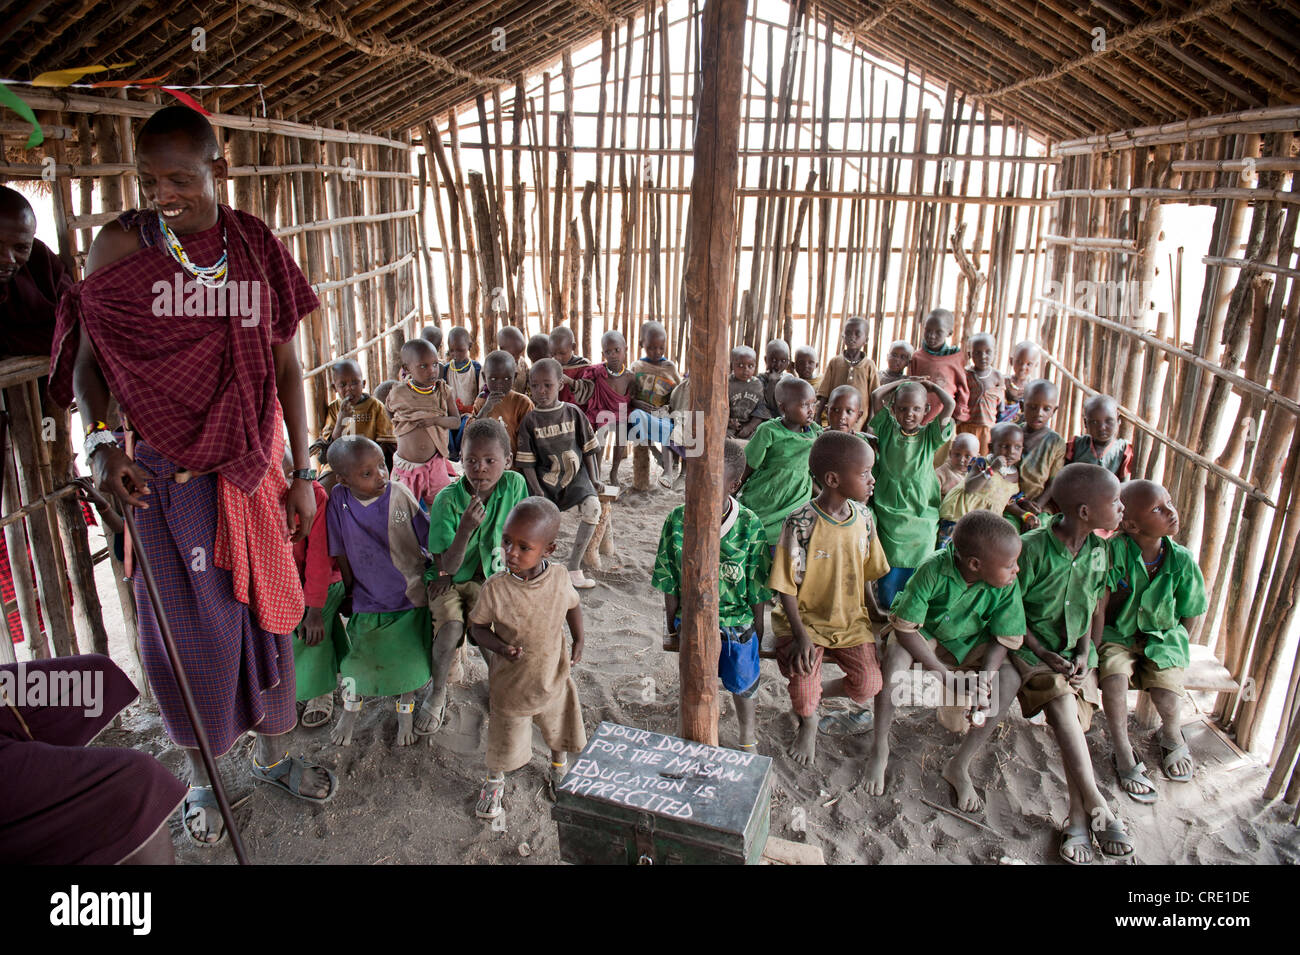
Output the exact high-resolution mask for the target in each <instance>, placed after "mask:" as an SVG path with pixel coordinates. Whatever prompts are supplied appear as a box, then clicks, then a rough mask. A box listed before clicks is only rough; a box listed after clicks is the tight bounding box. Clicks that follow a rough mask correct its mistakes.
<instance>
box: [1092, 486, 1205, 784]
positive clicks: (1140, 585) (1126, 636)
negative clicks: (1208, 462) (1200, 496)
mask: <svg viewBox="0 0 1300 955" xmlns="http://www.w3.org/2000/svg"><path fill="white" fill-rule="evenodd" d="M1119 496H1120V500H1121V501H1123V503H1124V519H1123V520H1122V521H1121V522H1120V525H1119V526H1120V531H1121V533H1120V534H1119V535H1118V536H1116V537H1112V538H1111V539H1110V576H1109V579H1108V580H1107V582H1106V583H1107V594H1106V597H1105V598H1104V602H1105V605H1106V618H1107V620H1108V622H1107V624H1106V626H1105V628H1104V629H1103V630H1102V636H1101V640H1102V642H1101V647H1100V648H1099V650H1098V654H1097V655H1098V657H1099V659H1100V664H1099V668H1100V672H1101V701H1102V705H1103V706H1104V707H1105V709H1106V724H1107V728H1108V729H1109V731H1110V740H1111V746H1112V747H1113V748H1114V750H1115V772H1116V774H1117V775H1118V776H1119V783H1120V786H1121V787H1122V788H1123V789H1124V791H1125V792H1126V793H1128V794H1129V796H1130V797H1132V798H1133V799H1134V800H1135V801H1137V802H1140V803H1152V802H1155V801H1156V789H1155V786H1154V785H1152V783H1151V780H1150V779H1149V778H1148V777H1147V776H1146V775H1145V774H1146V766H1144V765H1143V764H1142V763H1141V762H1139V761H1138V758H1137V755H1136V754H1135V753H1134V752H1133V746H1132V744H1131V743H1130V742H1129V738H1128V691H1129V688H1130V687H1131V688H1133V689H1135V690H1146V691H1147V692H1148V693H1150V694H1151V703H1152V705H1153V706H1155V708H1156V712H1157V713H1159V714H1160V723H1161V726H1160V754H1161V764H1162V767H1163V769H1164V771H1165V776H1166V777H1168V778H1169V779H1171V780H1173V781H1174V782H1179V783H1185V782H1190V781H1191V778H1192V755H1191V751H1190V750H1188V748H1187V740H1186V739H1184V738H1183V731H1182V728H1181V727H1180V726H1179V721H1178V711H1179V707H1180V704H1181V703H1182V697H1183V668H1184V667H1186V666H1187V664H1188V663H1189V662H1190V657H1189V656H1188V637H1187V626H1188V624H1189V623H1191V622H1192V620H1193V619H1195V618H1196V617H1199V616H1200V615H1201V614H1203V613H1205V611H1206V609H1207V608H1208V606H1209V602H1208V601H1207V600H1206V596H1205V578H1204V577H1203V576H1202V575H1201V568H1200V567H1198V566H1197V564H1196V558H1195V557H1193V556H1192V553H1191V551H1189V550H1188V549H1187V548H1186V547H1183V546H1182V545H1181V544H1179V543H1178V542H1176V541H1175V540H1174V538H1173V535H1174V534H1177V533H1178V511H1177V510H1175V509H1174V503H1173V501H1172V500H1170V498H1169V492H1168V491H1166V490H1165V489H1164V488H1163V487H1161V486H1160V485H1159V484H1156V483H1155V482H1154V481H1128V482H1126V483H1125V484H1124V486H1123V489H1122V490H1121V491H1120V495H1119Z"/></svg>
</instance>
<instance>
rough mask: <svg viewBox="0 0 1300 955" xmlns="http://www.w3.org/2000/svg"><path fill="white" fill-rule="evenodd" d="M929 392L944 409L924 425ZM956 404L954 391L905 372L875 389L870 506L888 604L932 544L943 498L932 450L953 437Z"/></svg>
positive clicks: (882, 601) (883, 603)
mask: <svg viewBox="0 0 1300 955" xmlns="http://www.w3.org/2000/svg"><path fill="white" fill-rule="evenodd" d="M890 394H893V396H894V403H893V405H892V406H891V407H888V408H886V407H884V404H885V398H886V397H888V396H889V395H890ZM928 395H933V396H934V398H935V400H937V401H938V402H939V407H940V411H939V414H938V415H937V416H936V417H935V418H934V419H933V420H931V421H930V423H929V424H927V425H924V426H923V425H922V424H921V422H922V421H924V420H925V415H926V402H927V397H928ZM955 407H956V402H955V401H954V400H953V397H952V395H950V394H948V392H946V391H944V390H943V388H941V387H940V386H939V385H938V384H937V383H936V382H933V381H919V380H917V379H915V378H903V379H900V380H898V381H894V382H890V383H889V384H887V385H881V386H880V387H879V388H877V389H876V390H875V391H873V392H872V393H871V410H872V418H871V422H870V424H869V425H868V427H869V428H870V429H871V431H872V433H873V434H875V436H876V442H877V444H878V445H879V449H878V451H877V454H876V465H875V475H876V493H875V497H874V498H873V499H872V504H871V506H872V510H874V511H875V514H876V524H877V525H878V526H879V528H880V542H881V543H882V544H883V545H884V548H885V557H886V558H888V560H889V567H890V570H889V573H887V574H886V575H885V576H884V577H882V578H880V580H879V582H878V583H877V587H878V588H879V592H880V606H881V607H882V608H883V609H884V610H888V609H889V608H890V607H891V606H892V605H893V603H894V597H895V596H897V595H898V593H899V591H901V590H902V589H903V585H904V584H906V583H907V578H909V577H911V576H912V573H913V571H915V570H916V568H917V567H918V566H920V564H921V561H923V560H925V558H926V556H927V555H928V554H929V553H930V551H932V550H934V542H935V537H936V535H937V534H938V532H939V502H940V498H939V478H938V476H937V475H936V474H935V473H934V455H935V452H936V451H938V450H939V449H940V448H941V447H943V445H944V444H946V443H947V442H949V441H951V440H952V435H953V424H952V412H953V408H955Z"/></svg>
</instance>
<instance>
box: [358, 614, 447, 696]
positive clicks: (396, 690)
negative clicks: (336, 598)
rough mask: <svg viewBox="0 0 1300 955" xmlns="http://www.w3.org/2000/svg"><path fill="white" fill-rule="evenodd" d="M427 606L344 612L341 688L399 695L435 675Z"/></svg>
mask: <svg viewBox="0 0 1300 955" xmlns="http://www.w3.org/2000/svg"><path fill="white" fill-rule="evenodd" d="M431 627H432V625H431V623H430V620H429V608H428V607H410V608H408V609H406V610H398V611H395V612H393V613H354V614H353V615H352V616H351V617H349V618H348V655H347V656H345V657H344V658H343V661H342V662H341V663H340V664H339V675H340V676H342V677H343V688H344V690H345V691H349V692H351V693H352V694H355V695H356V696H400V695H401V694H403V693H412V692H414V691H415V690H418V689H420V687H422V686H424V685H425V684H426V683H428V682H429V680H430V679H431V678H432V677H433V671H432V669H431V668H430V664H431V662H432V659H431V656H430V653H431V650H432V644H433V632H432V628H431Z"/></svg>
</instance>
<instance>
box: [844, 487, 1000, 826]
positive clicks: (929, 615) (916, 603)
mask: <svg viewBox="0 0 1300 955" xmlns="http://www.w3.org/2000/svg"><path fill="white" fill-rule="evenodd" d="M1019 554H1020V537H1019V535H1017V534H1016V529H1015V528H1014V527H1012V526H1011V525H1010V524H1009V523H1008V522H1007V521H1005V520H1003V519H1002V518H1001V517H1000V516H999V515H997V514H994V513H993V512H992V511H979V510H977V511H971V512H970V513H969V514H966V515H965V516H963V517H962V519H961V520H960V521H958V522H957V526H956V528H955V529H954V531H953V537H952V545H951V546H949V547H945V548H943V549H942V550H937V551H935V552H934V553H933V554H931V555H930V556H928V557H926V558H925V560H923V561H921V566H920V567H918V568H917V569H916V573H915V574H913V575H912V576H911V577H910V578H909V579H908V581H907V585H906V586H904V587H903V591H902V593H900V594H899V595H898V599H897V600H895V601H894V609H893V612H892V613H891V614H890V617H889V622H890V625H891V627H892V632H893V638H892V639H891V640H890V641H889V647H888V649H887V650H886V651H885V662H884V677H883V685H882V687H881V690H880V694H879V695H878V696H877V697H876V732H875V739H874V740H873V741H872V747H871V758H870V759H869V760H868V761H867V775H866V783H865V785H866V789H867V792H868V793H869V794H871V795H873V796H880V795H883V794H884V792H885V769H886V766H887V764H888V762H889V727H890V726H891V725H892V723H893V721H894V710H895V704H894V697H893V693H894V691H895V689H896V687H897V683H898V681H899V680H900V679H906V677H907V671H908V670H909V669H911V668H912V666H913V665H914V664H920V665H921V667H923V668H924V669H926V670H929V671H931V672H932V673H936V674H938V676H939V678H940V680H941V681H942V683H943V686H944V688H945V694H944V702H945V704H946V705H957V701H956V699H955V691H956V688H957V685H958V683H957V681H958V680H960V679H961V678H959V677H957V676H956V674H955V673H954V671H961V672H964V673H967V674H972V673H973V674H976V677H975V680H974V684H975V685H974V687H973V688H974V690H975V702H974V705H972V706H971V717H972V719H971V724H972V725H971V729H970V731H969V732H968V733H966V736H965V738H964V739H963V740H962V742H961V746H960V747H958V749H957V754H956V755H955V756H953V758H952V759H951V760H949V761H948V763H947V764H946V765H945V766H944V768H943V778H944V779H946V780H947V781H948V784H949V785H951V786H952V788H953V793H954V800H953V802H954V805H956V807H957V808H958V809H960V810H961V811H962V812H979V811H980V810H981V809H983V808H984V800H983V799H981V798H980V796H979V794H978V793H977V792H976V791H975V785H974V783H973V782H972V781H971V778H970V761H971V759H972V758H973V757H974V756H975V754H976V753H977V752H978V751H979V749H980V747H982V746H983V745H984V744H985V743H986V742H988V739H989V737H990V736H992V735H993V732H994V730H996V729H997V727H998V724H999V723H1001V722H1002V718H1003V717H1004V716H1006V713H1007V710H1008V709H1009V708H1010V706H1011V701H1012V700H1013V699H1015V695H1016V689H1017V688H1018V687H1019V686H1020V677H1019V676H1018V675H1017V673H1016V669H1015V667H1014V666H1013V665H1012V664H1011V661H1010V660H1008V659H1007V651H1008V650H1016V649H1019V648H1020V646H1021V644H1022V643H1023V642H1024V636H1025V613H1024V609H1023V607H1022V606H1021V603H1020V592H1019V590H1017V589H1016V570H1017V564H1016V558H1017V557H1018V556H1019ZM965 682H966V684H967V685H968V686H969V685H970V682H971V681H969V680H967V681H965ZM995 694H996V695H995Z"/></svg>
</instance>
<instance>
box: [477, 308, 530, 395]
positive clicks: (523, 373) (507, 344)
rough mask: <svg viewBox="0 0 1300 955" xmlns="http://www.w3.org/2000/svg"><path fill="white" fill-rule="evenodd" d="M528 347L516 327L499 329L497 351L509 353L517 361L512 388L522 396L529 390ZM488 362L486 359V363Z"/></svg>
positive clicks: (503, 326)
mask: <svg viewBox="0 0 1300 955" xmlns="http://www.w3.org/2000/svg"><path fill="white" fill-rule="evenodd" d="M527 347H528V342H527V341H526V340H525V339H524V333H523V332H521V331H520V330H519V329H517V328H515V326H513V325H502V326H501V327H500V328H498V329H497V350H498V351H504V352H508V353H509V355H510V357H511V358H513V359H514V360H515V379H514V381H513V382H512V383H511V385H510V387H511V388H513V389H514V390H515V391H517V392H519V393H520V394H521V395H522V394H523V393H524V392H525V391H527V390H528V359H526V358H525V357H524V349H525V348H527ZM486 361H487V359H484V363H486ZM480 397H482V395H480Z"/></svg>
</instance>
